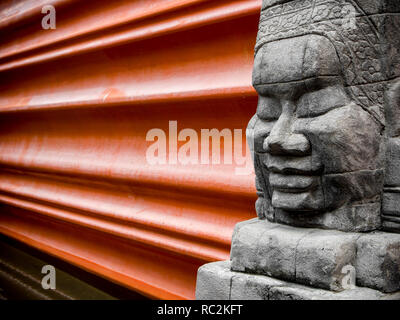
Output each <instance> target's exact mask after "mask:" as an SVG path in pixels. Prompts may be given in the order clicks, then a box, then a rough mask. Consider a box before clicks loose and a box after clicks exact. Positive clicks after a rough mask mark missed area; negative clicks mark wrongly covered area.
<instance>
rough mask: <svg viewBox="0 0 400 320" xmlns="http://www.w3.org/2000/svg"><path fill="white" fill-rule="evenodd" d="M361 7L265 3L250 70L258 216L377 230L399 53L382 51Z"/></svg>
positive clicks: (383, 25) (315, 1)
mask: <svg viewBox="0 0 400 320" xmlns="http://www.w3.org/2000/svg"><path fill="white" fill-rule="evenodd" d="M388 1H389V0H387V1H385V3H386V4H387V2H388ZM362 2H363V1H357V2H356V1H351V0H330V1H327V0H293V1H284V0H267V1H264V3H263V9H262V12H261V19H260V27H259V32H258V37H257V44H256V49H255V62H254V71H253V86H254V88H255V89H256V91H257V93H258V95H259V101H258V107H257V112H256V114H255V115H254V117H253V118H252V119H251V120H250V123H249V126H248V140H249V143H250V148H251V150H252V151H253V152H254V153H253V155H254V165H255V171H256V187H257V191H258V196H259V199H258V201H257V203H256V209H257V213H258V216H259V217H260V218H268V219H269V220H270V221H274V222H280V223H285V224H290V225H295V226H306V227H307V226H310V227H311V226H312V227H322V228H329V229H338V230H345V231H369V230H374V229H378V228H380V227H381V224H382V215H381V205H382V199H383V191H384V185H385V182H384V181H385V169H387V167H388V166H389V167H390V165H391V164H390V163H388V161H387V156H386V147H387V145H388V141H389V140H390V139H392V136H393V135H391V136H388V134H387V132H389V131H388V130H386V129H388V128H386V125H385V123H386V121H385V114H386V116H387V115H388V113H389V114H395V115H397V113H396V112H393V110H392V109H393V108H395V106H394V104H393V101H392V100H393V99H392V100H390V99H387V98H386V100H385V97H386V96H387V94H386V93H387V92H389V90H388V89H389V88H390V86H391V85H392V83H393V82H394V80H393V79H395V78H396V77H398V76H399V75H398V74H396V72H397V73H398V72H399V70H397V71H394V70H393V67H394V66H398V65H396V63H398V60H396V59H398V55H397V53H398V52H395V51H393V48H391V47H390V45H388V44H387V42H388V39H387V36H388V32H389V31H388V30H387V29H388V28H389V27H390V24H389V23H388V22H387V21H373V20H372V19H371V18H370V16H369V14H368V13H367V12H366V11H365V9H366V8H367V9H368V10H373V8H369V7H366V8H364V7H362ZM364 2H366V3H368V4H369V3H370V2H367V1H364ZM389 2H390V1H389ZM376 10H378V12H376V13H377V14H378V13H381V12H379V10H381V9H379V8H377V9H376ZM391 36H393V35H391ZM389 52H390V53H389ZM392 96H393V94H392ZM394 96H396V94H394ZM398 118H400V117H398ZM392 122H394V123H396V122H397V121H393V119H392ZM392 131H393V130H392ZM399 156H400V155H399ZM399 185H400V183H399Z"/></svg>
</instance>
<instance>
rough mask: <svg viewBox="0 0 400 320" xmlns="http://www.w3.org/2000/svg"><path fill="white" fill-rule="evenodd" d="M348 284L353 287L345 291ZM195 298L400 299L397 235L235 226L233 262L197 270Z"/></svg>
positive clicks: (247, 223)
mask: <svg viewBox="0 0 400 320" xmlns="http://www.w3.org/2000/svg"><path fill="white" fill-rule="evenodd" d="M349 288H351V289H349ZM196 295H197V298H198V299H264V300H274V299H295V300H297V299H300V300H302V299H351V300H352V299H400V234H392V233H387V232H380V231H376V232H370V233H352V232H341V231H334V230H322V229H313V228H297V227H290V226H284V225H281V224H276V223H271V222H268V221H267V220H260V219H253V220H249V221H245V222H241V223H239V224H237V225H236V227H235V231H234V233H233V238H232V249H231V261H227V262H217V263H210V264H207V265H204V266H202V267H201V268H200V269H199V272H198V279H197V291H196Z"/></svg>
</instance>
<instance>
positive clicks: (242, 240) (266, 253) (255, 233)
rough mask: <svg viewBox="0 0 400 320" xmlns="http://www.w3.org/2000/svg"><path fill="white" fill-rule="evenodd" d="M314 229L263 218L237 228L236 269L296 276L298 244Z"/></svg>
mask: <svg viewBox="0 0 400 320" xmlns="http://www.w3.org/2000/svg"><path fill="white" fill-rule="evenodd" d="M307 232H310V231H306V230H301V229H296V228H291V227H287V226H281V225H278V224H273V223H269V222H268V221H266V220H264V221H262V220H259V221H257V222H256V223H254V221H253V220H250V222H249V224H248V225H242V226H241V227H240V228H237V229H236V231H235V232H234V236H233V238H232V248H231V261H232V270H234V271H242V272H249V273H257V274H264V275H268V276H273V277H277V278H281V279H286V280H292V281H294V280H295V276H296V247H297V245H298V243H299V241H300V239H301V238H302V237H304V235H305V234H306V233H307Z"/></svg>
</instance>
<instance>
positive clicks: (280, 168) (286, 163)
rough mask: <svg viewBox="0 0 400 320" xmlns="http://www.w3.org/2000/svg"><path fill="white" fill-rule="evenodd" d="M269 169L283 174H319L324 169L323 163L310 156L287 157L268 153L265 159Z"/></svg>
mask: <svg viewBox="0 0 400 320" xmlns="http://www.w3.org/2000/svg"><path fill="white" fill-rule="evenodd" d="M263 163H264V165H265V166H266V167H267V169H268V171H270V172H273V173H278V174H283V175H303V176H313V175H319V174H320V173H321V171H322V165H321V164H320V163H319V162H313V160H312V158H311V157H310V156H308V157H285V156H272V155H269V154H267V156H266V158H265V159H264V160H263Z"/></svg>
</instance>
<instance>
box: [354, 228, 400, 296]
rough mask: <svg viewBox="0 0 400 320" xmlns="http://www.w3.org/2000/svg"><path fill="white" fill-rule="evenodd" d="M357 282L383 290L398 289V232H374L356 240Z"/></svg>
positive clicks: (392, 290)
mask: <svg viewBox="0 0 400 320" xmlns="http://www.w3.org/2000/svg"><path fill="white" fill-rule="evenodd" d="M356 276H357V283H358V285H360V286H365V287H370V288H374V289H377V290H380V291H383V292H395V291H399V290H400V234H391V233H385V232H375V233H371V234H365V235H362V236H361V237H360V238H359V239H358V241H357V260H356Z"/></svg>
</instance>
